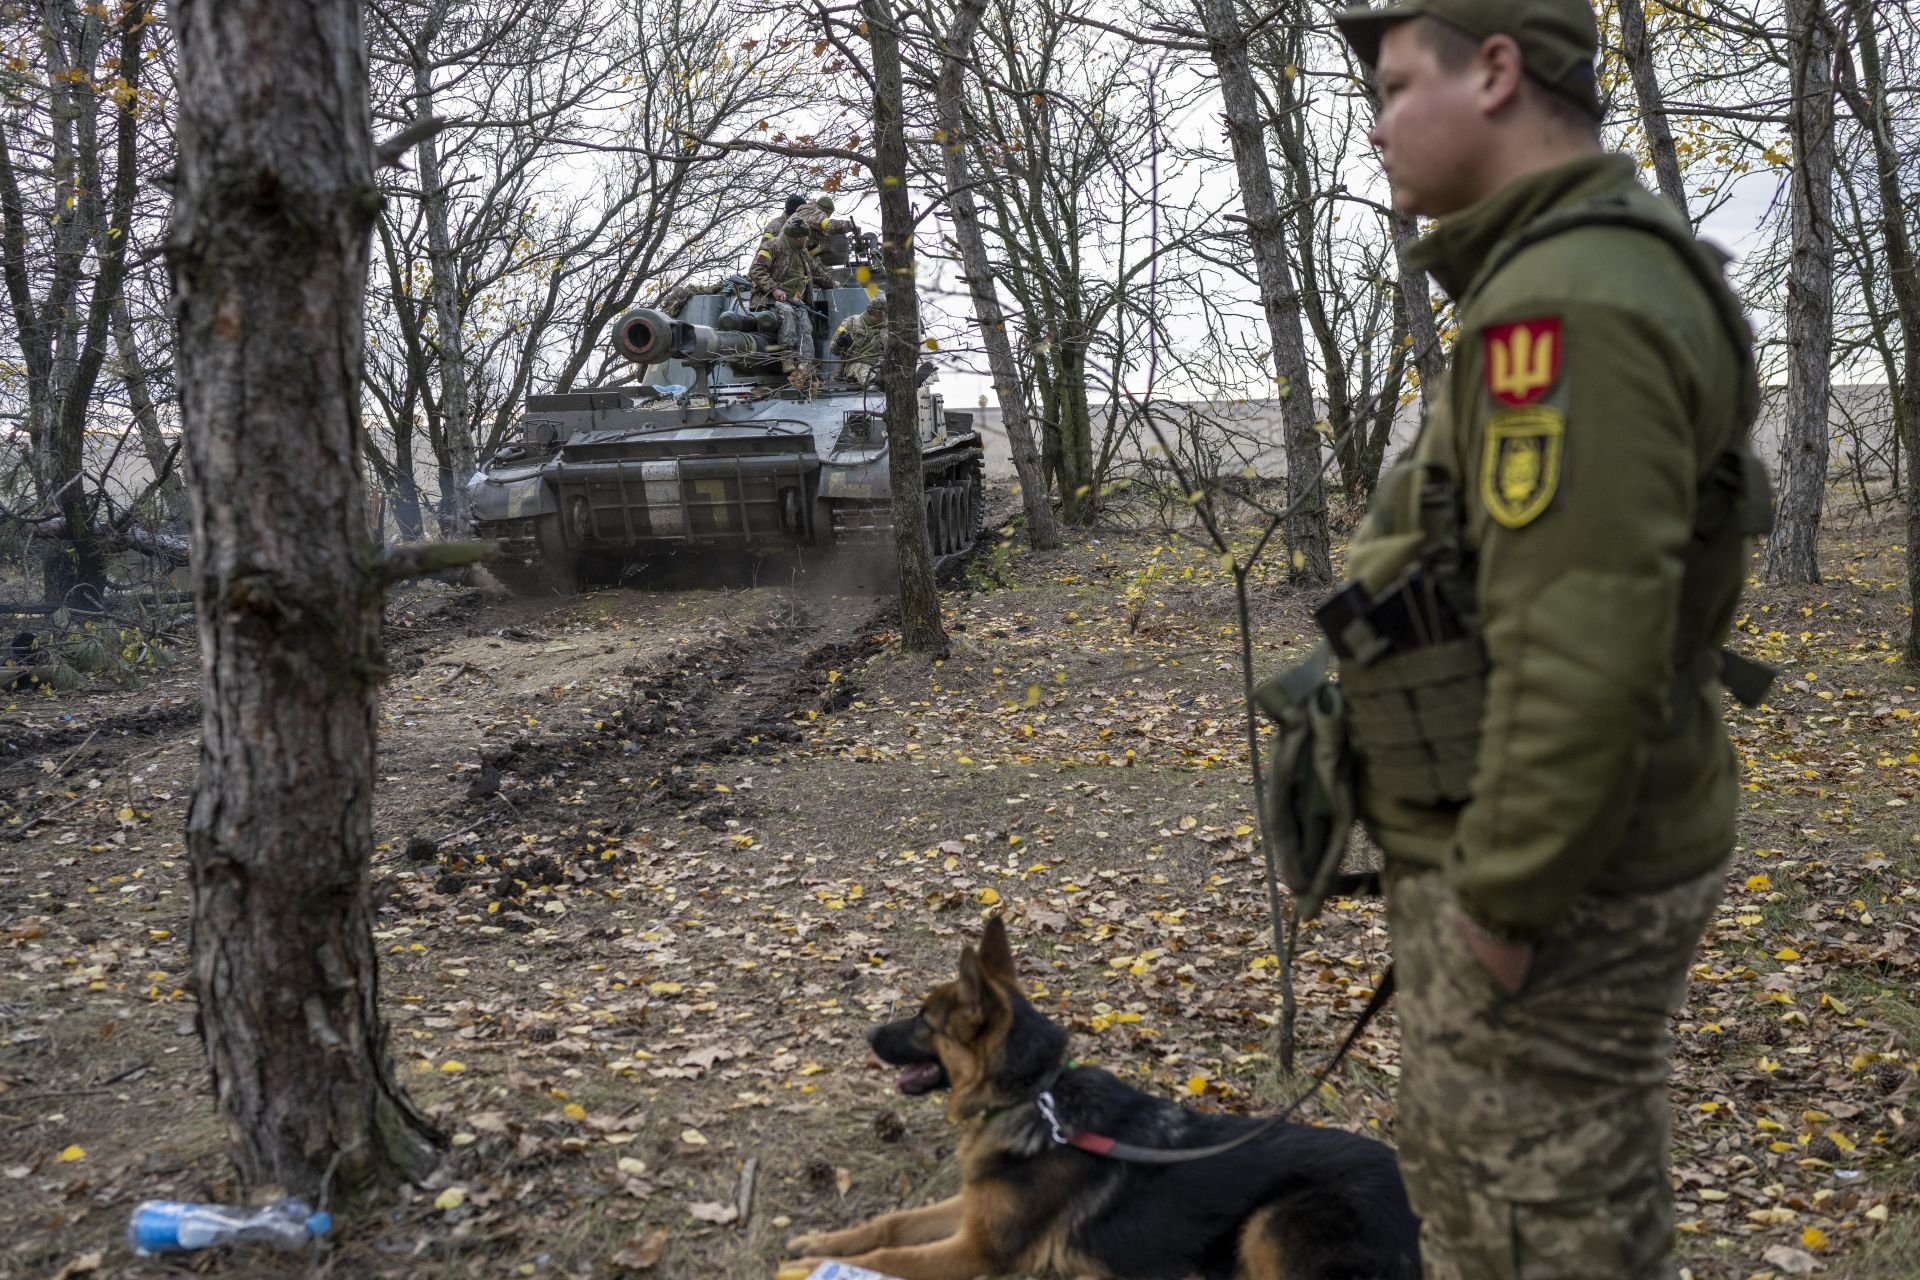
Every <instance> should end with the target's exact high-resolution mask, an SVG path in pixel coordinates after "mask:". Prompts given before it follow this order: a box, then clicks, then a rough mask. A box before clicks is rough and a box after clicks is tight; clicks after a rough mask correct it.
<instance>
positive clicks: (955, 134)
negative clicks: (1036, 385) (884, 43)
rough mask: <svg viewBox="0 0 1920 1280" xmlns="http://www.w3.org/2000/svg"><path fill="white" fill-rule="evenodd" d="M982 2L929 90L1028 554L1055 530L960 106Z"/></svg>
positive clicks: (975, 2)
mask: <svg viewBox="0 0 1920 1280" xmlns="http://www.w3.org/2000/svg"><path fill="white" fill-rule="evenodd" d="M986 12H987V5H986V0H960V4H959V7H958V11H957V12H956V13H955V14H954V17H953V24H952V26H951V27H950V28H948V31H947V42H946V48H945V49H944V50H943V52H942V54H941V59H940V78H939V81H938V83H936V84H935V86H934V99H935V105H936V108H937V110H938V112H939V119H940V132H941V134H942V136H941V138H940V139H939V141H940V151H941V155H942V158H943V159H944V161H945V165H946V172H947V192H948V196H947V199H948V207H949V208H950V209H951V211H952V213H953V239H954V243H955V244H956V245H958V246H959V249H960V269H961V270H962V271H963V272H965V273H966V281H967V289H968V291H969V292H970V293H971V294H972V296H973V316H974V319H975V321H976V322H978V324H979V326H980V341H981V343H982V345H984V346H985V347H986V349H987V367H988V368H989V369H990V370H992V372H993V394H994V396H995V397H996V398H997V399H998V400H999V401H1000V425H1001V426H1002V427H1003V428H1004V429H1005V430H1006V433H1007V444H1008V445H1009V446H1010V447H1011V449H1012V451H1013V469H1014V471H1015V472H1016V473H1017V474H1018V475H1019V477H1020V506H1021V508H1022V510H1024V511H1025V512H1026V515H1027V542H1028V545H1030V546H1032V547H1033V548H1034V550H1036V551H1044V550H1047V549H1049V548H1052V547H1057V546H1059V545H1060V527H1059V525H1058V524H1057V523H1055V521H1054V518H1053V503H1052V502H1051V501H1050V500H1049V498H1048V495H1047V479H1046V474H1045V473H1044V472H1043V471H1042V470H1041V467H1040V450H1039V448H1038V446H1036V445H1035V444H1034V441H1033V427H1032V424H1031V423H1029V422H1028V421H1027V398H1026V394H1025V392H1024V391H1022V389H1021V386H1020V367H1019V365H1017V364H1015V363H1014V359H1013V340H1012V339H1011V338H1010V337H1009V336H1008V335H1007V314H1006V312H1005V311H1003V310H1002V309H1001V307H1000V294H999V291H998V290H997V289H995V287H994V283H993V264H992V261H991V260H990V259H989V258H988V256H987V238H986V235H985V234H984V233H983V232H982V231H981V229H980V209H979V206H978V204H977V203H975V201H974V198H973V175H972V173H971V172H970V169H971V166H970V165H969V163H968V153H967V142H966V137H965V130H964V121H965V112H964V110H963V103H962V88H963V86H962V79H963V77H964V75H965V73H966V65H967V58H968V56H969V54H970V53H971V51H972V49H973V36H974V32H976V31H977V30H979V28H980V21H981V19H982V18H984V17H985V16H986Z"/></svg>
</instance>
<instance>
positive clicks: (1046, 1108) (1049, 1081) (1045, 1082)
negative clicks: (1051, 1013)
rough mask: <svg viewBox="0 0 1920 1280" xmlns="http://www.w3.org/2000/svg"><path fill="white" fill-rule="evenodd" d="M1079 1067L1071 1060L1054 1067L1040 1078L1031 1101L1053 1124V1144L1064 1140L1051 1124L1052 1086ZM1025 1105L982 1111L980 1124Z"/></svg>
mask: <svg viewBox="0 0 1920 1280" xmlns="http://www.w3.org/2000/svg"><path fill="white" fill-rule="evenodd" d="M1079 1065H1080V1064H1079V1062H1078V1061H1076V1060H1074V1059H1072V1058H1069V1059H1067V1060H1066V1061H1065V1062H1062V1063H1059V1064H1057V1065H1055V1066H1054V1067H1053V1068H1052V1069H1050V1070H1049V1071H1048V1072H1047V1074H1045V1075H1043V1076H1041V1077H1040V1088H1039V1091H1038V1092H1037V1093H1036V1094H1035V1096H1034V1099H1033V1101H1034V1103H1035V1104H1036V1105H1038V1106H1039V1107H1040V1114H1041V1115H1043V1116H1045V1117H1046V1118H1047V1121H1048V1122H1049V1123H1050V1124H1053V1138H1054V1141H1055V1142H1065V1141H1066V1139H1065V1138H1063V1137H1061V1136H1060V1126H1059V1125H1058V1124H1055V1123H1053V1086H1054V1085H1056V1084H1058V1083H1059V1082H1060V1077H1061V1076H1063V1075H1065V1074H1066V1073H1067V1072H1069V1071H1071V1070H1073V1069H1074V1068H1075V1067H1077V1066H1079ZM1042 1099H1045V1101H1044V1102H1042ZM1026 1105H1027V1104H1026V1103H1024V1102H1016V1103H1014V1104H1012V1105H1011V1106H1005V1107H995V1108H994V1109H993V1110H991V1111H982V1112H981V1113H980V1123H981V1124H992V1123H993V1121H994V1120H995V1119H996V1118H997V1117H999V1116H1003V1115H1005V1114H1007V1112H1009V1111H1016V1110H1018V1109H1019V1108H1021V1107H1024V1106H1026Z"/></svg>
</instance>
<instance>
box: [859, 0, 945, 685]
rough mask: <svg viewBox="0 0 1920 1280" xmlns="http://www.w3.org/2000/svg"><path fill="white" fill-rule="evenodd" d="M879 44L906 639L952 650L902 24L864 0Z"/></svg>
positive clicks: (890, 417) (877, 157)
mask: <svg viewBox="0 0 1920 1280" xmlns="http://www.w3.org/2000/svg"><path fill="white" fill-rule="evenodd" d="M860 10H861V15H862V16H863V17H864V18H865V19H866V24H867V40H868V42H869V44H870V45H871V47H872V49H873V81H874V92H873V145H874V161H875V168H874V177H875V179H876V180H877V182H878V185H879V187H880V265H881V267H882V269H883V270H884V272H885V274H886V277H887V345H886V351H885V354H884V355H883V356H882V357H881V361H880V386H881V388H882V390H884V391H885V392H886V396H887V478H888V482H889V483H890V484H891V485H892V487H893V540H894V550H895V553H896V556H897V559H898V561H899V565H900V643H901V645H902V646H903V647H904V648H905V649H906V650H907V651H908V652H910V653H935V654H945V653H946V652H947V648H948V645H947V631H946V627H945V626H944V625H943V624H942V623H941V621H940V590H939V588H938V587H937V586H936V585H935V583H934V580H933V554H932V552H931V551H930V550H929V548H928V545H927V511H926V506H925V502H926V497H925V495H926V491H927V481H926V473H925V469H924V468H923V467H922V466H921V464H920V405H919V393H918V388H916V387H915V386H914V370H915V366H916V365H917V363H918V356H919V352H920V289H919V286H918V284H917V283H916V282H915V279H914V272H915V266H914V252H913V205H912V202H911V201H910V199H909V198H908V195H907V135H906V122H905V120H904V118H903V116H902V114H901V96H902V91H901V72H900V29H899V27H898V26H897V25H895V24H896V22H897V21H898V19H897V18H896V17H895V15H894V13H893V11H892V9H891V8H890V7H889V6H888V5H886V4H885V3H883V0H861V5H860Z"/></svg>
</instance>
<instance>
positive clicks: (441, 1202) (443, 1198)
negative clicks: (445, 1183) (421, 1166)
mask: <svg viewBox="0 0 1920 1280" xmlns="http://www.w3.org/2000/svg"><path fill="white" fill-rule="evenodd" d="M466 1202H467V1189H466V1188H465V1187H448V1188H447V1189H446V1190H445V1191H442V1192H441V1193H440V1194H439V1195H437V1196H435V1197H434V1198H433V1207H434V1208H436V1209H458V1208H459V1207H460V1206H461V1205H463V1204H465V1203H466Z"/></svg>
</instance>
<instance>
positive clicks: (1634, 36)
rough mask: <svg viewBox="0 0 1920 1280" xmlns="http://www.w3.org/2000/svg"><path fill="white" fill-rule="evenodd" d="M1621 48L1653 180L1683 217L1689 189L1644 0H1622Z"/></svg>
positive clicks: (1686, 215)
mask: <svg viewBox="0 0 1920 1280" xmlns="http://www.w3.org/2000/svg"><path fill="white" fill-rule="evenodd" d="M1620 44H1621V50H1622V52H1623V53H1625V54H1626V58H1627V70H1628V72H1629V73H1630V74H1631V75H1632V76H1633V97H1634V102H1635V103H1636V104H1637V105H1638V106H1639V108H1640V126H1641V128H1643V129H1645V130H1646V131H1647V146H1648V148H1649V149H1650V150H1651V151H1652V152H1653V176H1654V178H1655V180H1656V181H1658V182H1659V184H1660V194H1661V195H1663V196H1665V197H1666V198H1667V200H1668V202H1669V203H1671V204H1672V205H1673V207H1674V208H1676V209H1678V210H1679V211H1680V216H1681V217H1683V218H1690V215H1689V214H1688V213H1687V187H1686V183H1685V182H1683V181H1682V180H1681V178H1680V153H1679V151H1677V150H1676V149H1675V148H1674V145H1673V126H1672V125H1670V124H1669V123H1668V122H1667V105H1666V100H1665V99H1664V98H1663V97H1662V96H1661V93H1660V77H1659V75H1658V74H1657V73H1656V72H1655V71H1654V69H1653V49H1652V47H1651V46H1650V45H1649V44H1648V42H1647V12H1646V9H1645V8H1643V7H1642V5H1641V0H1620Z"/></svg>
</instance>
